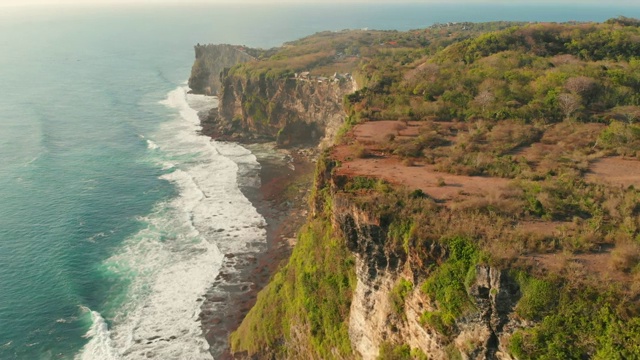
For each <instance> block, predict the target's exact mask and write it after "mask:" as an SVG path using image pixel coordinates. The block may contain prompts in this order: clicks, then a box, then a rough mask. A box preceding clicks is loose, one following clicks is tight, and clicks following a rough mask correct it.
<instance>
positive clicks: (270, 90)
mask: <svg viewBox="0 0 640 360" xmlns="http://www.w3.org/2000/svg"><path fill="white" fill-rule="evenodd" d="M355 86H356V85H355V82H353V81H352V80H346V79H345V80H343V81H340V82H333V81H324V82H318V81H310V80H302V79H295V78H286V79H270V78H266V77H264V76H260V77H259V78H257V79H256V78H246V77H244V76H239V75H229V74H228V72H227V73H223V75H222V88H221V91H220V93H219V98H220V103H219V107H218V109H217V110H216V109H214V110H213V111H212V112H211V113H210V115H209V118H208V120H207V121H205V122H204V123H203V125H204V127H205V129H203V131H205V132H208V133H210V135H217V136H221V137H227V138H231V139H234V138H238V139H252V140H260V139H264V140H275V141H277V143H278V145H280V146H282V147H288V146H295V145H306V146H317V145H318V144H319V143H320V142H323V141H324V142H326V143H329V140H330V139H332V138H333V137H334V135H335V133H336V132H337V130H338V128H339V127H340V126H341V125H342V123H343V122H344V119H345V113H344V109H343V106H342V100H343V97H344V96H345V95H347V94H349V93H351V92H353V91H354V89H355Z"/></svg>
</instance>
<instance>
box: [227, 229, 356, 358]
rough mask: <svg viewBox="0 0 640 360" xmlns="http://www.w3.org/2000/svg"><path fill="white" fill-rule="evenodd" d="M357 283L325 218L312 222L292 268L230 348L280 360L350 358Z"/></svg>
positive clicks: (261, 300)
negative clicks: (286, 359) (350, 328)
mask: <svg viewBox="0 0 640 360" xmlns="http://www.w3.org/2000/svg"><path fill="white" fill-rule="evenodd" d="M355 281H356V280H355V272H354V260H353V258H352V255H351V254H350V253H349V251H348V250H347V249H346V247H345V245H344V242H343V240H342V239H340V238H339V237H336V236H335V234H334V232H333V229H332V228H331V224H330V223H329V222H328V221H327V220H326V219H314V220H310V221H309V223H308V224H307V225H306V226H305V227H304V228H303V229H302V230H301V231H300V234H299V236H298V243H297V244H296V247H295V249H294V251H293V254H292V255H291V258H290V260H289V262H288V264H287V265H286V266H285V267H284V268H282V269H281V270H280V271H278V273H276V275H275V276H274V277H273V279H272V281H271V282H270V283H269V285H268V286H267V287H266V288H265V289H264V290H263V291H262V292H260V295H259V296H258V300H257V303H256V305H255V306H254V307H253V308H252V309H251V311H250V312H249V314H248V315H247V317H246V319H245V321H244V322H243V323H242V325H241V326H240V328H239V329H238V330H237V331H236V332H235V333H233V335H232V336H231V347H232V350H233V351H234V352H244V351H246V352H247V353H248V354H249V355H253V354H262V355H265V354H271V355H273V356H276V357H278V358H282V357H287V356H290V357H294V358H301V357H308V358H311V357H315V358H322V359H333V358H342V357H349V356H350V355H351V345H350V341H349V334H348V323H347V319H348V314H349V307H350V304H351V297H352V291H353V289H354V287H355ZM312 354H313V355H312Z"/></svg>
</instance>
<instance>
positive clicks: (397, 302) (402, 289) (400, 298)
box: [389, 279, 413, 314]
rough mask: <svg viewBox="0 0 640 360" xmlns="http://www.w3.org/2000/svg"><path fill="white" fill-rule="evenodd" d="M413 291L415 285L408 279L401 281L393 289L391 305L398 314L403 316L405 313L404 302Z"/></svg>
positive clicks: (390, 296)
mask: <svg viewBox="0 0 640 360" xmlns="http://www.w3.org/2000/svg"><path fill="white" fill-rule="evenodd" d="M412 290H413V283H412V282H411V281H409V280H406V279H400V281H399V282H398V283H397V284H396V286H394V287H393V290H392V291H391V293H390V294H389V298H390V299H391V305H392V306H393V310H395V312H396V314H402V313H403V311H404V301H405V299H406V298H407V295H409V293H410V292H411V291H412Z"/></svg>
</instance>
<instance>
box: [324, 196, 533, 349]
mask: <svg viewBox="0 0 640 360" xmlns="http://www.w3.org/2000/svg"><path fill="white" fill-rule="evenodd" d="M334 225H335V226H336V227H337V228H338V229H339V231H340V232H341V233H342V235H343V237H344V239H345V241H346V242H347V245H348V248H349V249H350V250H351V251H352V252H353V253H354V255H355V257H356V274H357V278H358V282H357V285H356V289H355V291H354V296H353V300H352V303H351V312H350V317H349V336H350V339H351V343H352V347H353V349H354V351H355V352H356V355H357V356H358V357H362V358H363V359H376V358H377V357H378V355H379V349H380V346H381V345H382V344H383V343H391V344H406V345H409V346H410V347H411V348H417V349H420V350H422V351H423V352H424V353H425V354H427V355H428V356H429V359H443V360H444V359H448V358H449V357H450V354H451V348H452V347H455V349H456V350H457V351H459V352H460V354H461V355H462V357H463V358H464V359H505V360H508V359H512V358H511V357H510V356H509V355H508V354H507V352H506V349H505V346H504V344H505V343H506V340H507V339H508V338H509V337H510V336H511V334H512V333H513V332H514V331H515V330H516V329H518V328H520V327H522V326H523V324H522V323H521V322H520V321H519V320H517V319H516V318H515V317H514V312H513V309H514V306H515V304H516V303H517V301H518V300H519V298H520V291H519V287H518V284H517V283H516V282H515V280H514V279H512V278H511V277H510V276H509V273H508V272H507V271H504V270H500V269H497V268H493V267H490V266H486V265H479V266H477V268H476V278H475V281H474V282H473V283H472V285H471V286H470V287H469V289H468V294H469V296H470V298H471V299H472V301H473V303H474V304H475V309H472V310H471V311H469V312H468V313H467V314H466V315H465V316H463V317H461V318H460V319H458V321H457V322H456V325H455V329H454V331H453V334H451V335H449V336H445V335H443V334H440V333H438V332H437V331H436V330H434V329H431V328H429V327H428V326H425V325H422V324H421V322H420V317H421V315H422V314H423V313H424V312H425V311H434V310H436V308H435V306H436V305H435V304H433V303H432V302H431V301H430V299H429V298H428V297H427V296H426V295H425V294H424V293H422V291H421V290H420V289H419V288H418V289H416V287H417V286H415V285H414V289H413V290H412V291H411V292H410V293H409V294H408V295H407V297H406V299H405V304H404V308H403V310H402V312H401V313H398V312H397V310H396V309H395V308H394V305H393V303H392V300H391V297H390V294H391V293H392V292H393V288H394V287H395V286H396V284H398V282H399V281H400V279H407V280H410V281H412V282H413V277H414V276H416V274H418V273H419V272H420V269H411V266H410V264H409V262H408V261H407V259H406V256H405V255H404V254H398V253H396V252H392V251H389V250H388V249H387V248H386V247H385V243H386V230H385V229H384V228H383V227H381V226H380V224H379V223H378V221H377V220H376V219H375V218H372V217H371V216H369V215H368V214H366V213H364V212H362V211H360V210H358V209H357V208H355V207H353V206H350V205H349V202H348V200H346V199H345V198H341V197H336V198H334ZM423 278H424V276H423ZM416 282H417V281H416Z"/></svg>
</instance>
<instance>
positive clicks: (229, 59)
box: [189, 44, 255, 95]
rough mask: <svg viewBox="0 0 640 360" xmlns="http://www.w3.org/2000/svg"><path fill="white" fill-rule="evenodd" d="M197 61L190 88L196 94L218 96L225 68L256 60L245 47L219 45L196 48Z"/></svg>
mask: <svg viewBox="0 0 640 360" xmlns="http://www.w3.org/2000/svg"><path fill="white" fill-rule="evenodd" d="M194 50H195V55H196V60H195V62H194V63H193V66H192V68H191V75H190V76H189V88H191V91H192V92H194V93H196V94H204V95H217V94H218V91H220V88H221V85H222V84H221V82H220V74H221V73H222V71H223V70H224V69H225V68H228V67H231V66H233V65H236V64H238V63H242V62H247V61H252V60H255V58H254V56H253V55H251V54H249V52H250V50H249V49H247V48H245V47H243V46H236V45H228V44H219V45H200V44H198V45H196V46H194Z"/></svg>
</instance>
